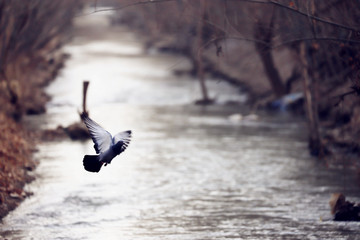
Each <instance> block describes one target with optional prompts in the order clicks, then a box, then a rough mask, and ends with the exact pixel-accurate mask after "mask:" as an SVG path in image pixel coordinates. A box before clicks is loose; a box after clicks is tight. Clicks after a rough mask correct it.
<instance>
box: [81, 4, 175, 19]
mask: <svg viewBox="0 0 360 240" xmlns="http://www.w3.org/2000/svg"><path fill="white" fill-rule="evenodd" d="M174 1H176V0H142V1H138V2H133V3H128V4H124V5H122V6H120V7H115V8H104V9H97V8H96V5H95V9H94V11H92V12H90V13H85V14H80V15H77V16H76V17H83V16H88V15H92V14H94V13H98V12H107V11H118V10H121V9H124V8H127V7H132V6H137V5H142V4H149V3H159V2H174Z"/></svg>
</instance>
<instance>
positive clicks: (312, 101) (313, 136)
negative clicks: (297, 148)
mask: <svg viewBox="0 0 360 240" xmlns="http://www.w3.org/2000/svg"><path fill="white" fill-rule="evenodd" d="M307 57H308V56H307V47H306V44H305V43H304V42H303V43H301V45H300V59H301V62H302V65H303V86H304V96H305V109H306V114H307V121H308V128H309V148H310V153H311V154H312V155H315V156H319V154H320V151H321V148H322V145H321V139H320V133H319V117H318V111H317V101H316V98H315V94H314V84H313V82H312V80H311V79H310V75H309V63H308V60H307V59H308V58H307Z"/></svg>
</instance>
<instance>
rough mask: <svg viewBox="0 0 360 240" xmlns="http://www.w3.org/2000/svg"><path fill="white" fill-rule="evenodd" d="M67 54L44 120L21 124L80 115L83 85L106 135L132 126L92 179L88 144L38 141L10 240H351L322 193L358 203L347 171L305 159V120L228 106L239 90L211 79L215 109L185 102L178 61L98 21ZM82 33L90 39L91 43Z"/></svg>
mask: <svg viewBox="0 0 360 240" xmlns="http://www.w3.org/2000/svg"><path fill="white" fill-rule="evenodd" d="M77 21H78V22H77V30H78V35H77V38H75V39H74V41H73V42H72V43H71V44H69V46H67V48H66V51H68V52H69V53H70V54H71V55H72V57H71V59H69V61H68V62H67V64H66V67H65V69H64V70H63V72H62V74H61V75H60V76H59V77H58V79H57V80H56V81H55V82H54V83H53V84H52V85H51V86H50V87H49V89H48V92H49V93H50V94H52V95H53V99H52V101H51V102H50V103H49V105H48V113H47V114H45V115H43V116H38V117H32V118H29V119H28V120H27V121H28V122H29V124H33V125H34V127H40V128H52V127H55V126H57V125H59V124H62V125H67V124H69V123H72V122H74V121H77V120H78V115H77V110H78V109H80V106H81V87H82V85H81V84H82V80H84V79H87V80H90V81H91V84H90V89H89V95H88V98H89V99H88V100H89V102H88V107H89V109H90V116H91V117H92V118H94V119H95V120H96V121H98V122H99V123H101V125H102V126H103V127H105V128H106V129H108V130H109V131H110V132H112V133H116V132H117V131H122V130H127V129H132V130H133V132H134V137H133V141H132V142H131V144H130V147H129V148H128V149H127V150H126V151H125V152H124V153H123V154H121V155H120V156H118V157H117V158H116V159H114V160H113V162H112V163H111V164H110V165H109V166H107V167H104V168H103V169H102V170H101V171H100V172H99V173H98V174H94V173H88V172H86V171H84V170H83V167H82V157H83V155H84V154H93V153H94V149H93V148H92V145H93V144H92V143H91V141H85V142H73V141H70V140H64V141H60V142H47V143H42V144H40V146H39V151H38V152H37V153H36V155H35V157H36V158H37V159H39V160H40V165H39V167H38V169H37V170H36V175H37V176H38V177H37V180H36V181H34V182H33V183H32V184H30V185H29V186H28V190H30V191H33V192H34V195H33V196H32V197H30V198H28V199H27V200H26V201H25V202H24V203H23V204H22V205H21V206H20V207H19V208H17V209H16V210H15V211H14V212H12V213H10V214H9V215H8V216H7V217H6V218H5V219H4V221H3V223H2V225H1V226H0V227H1V228H0V229H1V230H0V236H2V237H3V238H8V239H141V240H144V239H145V240H146V239H177V240H185V239H189V240H193V239H357V238H360V237H358V235H359V234H360V228H359V227H360V225H359V224H358V223H335V222H332V221H330V218H331V216H330V214H329V208H328V200H329V196H330V194H331V193H333V192H338V191H341V192H344V193H345V194H346V195H347V196H348V197H349V198H351V199H353V200H359V197H360V194H359V188H358V187H357V186H356V185H355V184H354V182H355V179H354V178H353V177H352V174H350V173H348V172H347V171H346V170H341V169H328V168H326V167H325V166H324V164H322V163H318V162H317V161H316V160H315V159H312V158H310V157H309V155H308V151H307V143H306V135H305V133H304V132H305V129H306V128H305V124H304V122H303V121H302V120H300V119H297V118H294V117H291V116H289V115H286V114H277V115H269V114H265V113H257V114H258V119H251V118H249V119H243V120H239V119H237V118H234V117H230V118H229V116H230V115H232V114H237V113H241V114H243V115H246V114H247V113H248V111H247V109H244V108H241V107H238V106H237V107H234V106H227V105H225V104H223V103H224V102H226V101H227V100H236V101H243V100H244V96H242V95H239V91H238V89H236V88H234V87H232V86H228V85H227V84H226V83H224V82H221V81H220V82H219V81H212V82H209V87H210V90H211V94H212V96H215V95H216V97H217V99H218V102H219V104H217V105H215V106H209V107H200V106H194V105H193V104H191V102H192V101H193V100H195V99H196V98H197V97H198V94H199V92H198V86H197V84H196V82H195V81H194V80H193V79H190V77H188V76H183V77H176V76H174V75H173V74H172V72H171V71H172V70H173V69H186V68H188V67H189V66H188V63H187V61H186V60H185V59H182V58H180V57H176V56H171V55H164V54H158V53H156V52H150V53H149V54H144V51H143V49H142V46H141V44H140V43H139V42H138V41H137V39H136V37H135V36H134V35H132V34H131V33H129V32H126V31H125V30H124V29H118V28H112V27H109V26H108V25H107V21H106V15H100V14H98V15H90V16H87V17H83V18H80V19H78V20H77ZM89 36H91V37H89Z"/></svg>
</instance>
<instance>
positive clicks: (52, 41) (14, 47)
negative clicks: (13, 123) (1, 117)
mask: <svg viewBox="0 0 360 240" xmlns="http://www.w3.org/2000/svg"><path fill="white" fill-rule="evenodd" d="M79 7H81V1H71V0H51V1H43V0H27V1H22V0H11V1H9V0H0V103H1V105H2V107H1V110H2V111H3V112H6V113H7V114H8V115H11V116H13V117H15V118H19V117H21V115H22V114H23V113H24V112H27V113H37V112H41V111H43V110H44V107H43V105H44V102H45V101H46V96H45V95H44V94H43V93H41V91H38V88H39V87H41V86H43V85H45V84H46V83H47V82H48V81H50V80H51V79H52V78H53V76H54V74H55V73H56V69H58V67H59V66H57V65H58V64H60V63H61V62H62V61H61V59H60V58H61V56H59V51H57V50H59V49H60V47H61V46H62V45H63V44H64V43H65V42H66V41H67V40H68V38H69V34H68V31H69V30H70V27H71V22H72V20H73V18H74V16H75V14H76V13H77V11H78V10H79Z"/></svg>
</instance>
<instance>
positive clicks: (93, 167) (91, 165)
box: [83, 155, 103, 172]
mask: <svg viewBox="0 0 360 240" xmlns="http://www.w3.org/2000/svg"><path fill="white" fill-rule="evenodd" d="M83 164H84V168H85V170H86V171H89V172H99V171H100V169H101V166H102V165H103V162H100V161H99V156H98V155H85V156H84V160H83Z"/></svg>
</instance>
